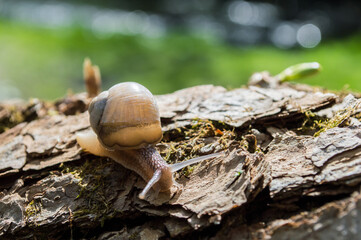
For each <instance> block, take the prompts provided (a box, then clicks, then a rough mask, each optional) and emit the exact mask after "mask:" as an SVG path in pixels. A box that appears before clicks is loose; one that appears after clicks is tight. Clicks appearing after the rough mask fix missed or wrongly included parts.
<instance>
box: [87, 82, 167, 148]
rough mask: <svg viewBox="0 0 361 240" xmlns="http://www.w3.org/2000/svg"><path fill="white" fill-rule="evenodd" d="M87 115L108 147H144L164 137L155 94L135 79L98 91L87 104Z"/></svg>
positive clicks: (93, 127) (95, 130)
mask: <svg viewBox="0 0 361 240" xmlns="http://www.w3.org/2000/svg"><path fill="white" fill-rule="evenodd" d="M89 114H90V125H91V127H92V129H93V130H94V132H95V133H96V134H97V135H98V139H99V141H100V143H101V144H102V145H103V146H104V147H105V148H106V149H108V150H114V149H119V150H123V149H135V148H144V147H147V146H149V145H153V144H156V143H158V142H159V141H160V140H161V139H162V137H163V134H162V129H161V124H160V117H159V110H158V106H157V103H156V101H155V98H154V96H153V95H152V93H151V92H150V91H149V90H148V89H147V88H145V87H144V86H142V85H140V84H138V83H135V82H124V83H119V84H116V85H114V86H113V87H111V88H110V89H109V90H108V91H104V92H102V93H100V94H99V95H98V96H97V97H96V98H94V99H93V100H92V102H91V103H90V106H89Z"/></svg>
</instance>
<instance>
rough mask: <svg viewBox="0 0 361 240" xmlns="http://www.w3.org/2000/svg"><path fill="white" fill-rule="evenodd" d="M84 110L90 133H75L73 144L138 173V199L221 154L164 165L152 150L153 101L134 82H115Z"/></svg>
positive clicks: (156, 124) (158, 134)
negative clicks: (142, 184) (140, 182)
mask: <svg viewBox="0 0 361 240" xmlns="http://www.w3.org/2000/svg"><path fill="white" fill-rule="evenodd" d="M88 111H89V121H90V126H91V129H92V130H90V131H88V132H80V133H77V142H78V143H79V145H80V146H81V148H83V149H84V150H86V151H88V152H90V153H92V154H94V155H97V156H103V157H109V158H111V159H113V160H115V161H116V162H118V163H120V164H121V165H123V166H124V167H126V168H128V169H130V170H132V171H134V172H136V173H137V174H139V175H140V176H141V177H142V178H143V179H144V180H145V181H146V182H147V184H146V186H145V188H144V189H143V191H142V192H141V193H140V194H139V198H140V199H144V198H145V196H146V194H147V193H148V191H149V190H150V189H151V188H153V189H154V190H155V191H156V192H164V191H168V190H170V188H171V187H172V186H173V184H176V185H177V183H176V182H175V181H174V178H173V172H175V171H178V170H180V169H182V168H184V167H186V166H188V165H191V164H194V163H197V162H200V161H203V160H206V159H210V158H214V157H218V156H220V155H222V154H223V152H219V153H214V154H209V155H205V156H201V157H197V158H193V159H190V160H187V161H184V162H180V163H175V164H167V163H166V161H165V160H164V159H163V158H162V157H161V156H160V154H159V153H158V152H157V150H156V149H155V148H154V145H155V144H156V143H158V142H159V141H160V140H161V139H162V137H163V133H162V129H161V122H160V114H159V110H158V106H157V104H156V101H155V98H154V96H153V95H152V93H151V92H150V91H149V90H148V89H147V88H145V87H144V86H142V85H141V84H138V83H135V82H124V83H119V84H116V85H114V86H113V87H111V88H110V89H109V90H108V91H104V92H102V93H100V94H99V95H98V96H97V97H95V98H94V99H93V100H92V102H91V103H90V105H89V109H88Z"/></svg>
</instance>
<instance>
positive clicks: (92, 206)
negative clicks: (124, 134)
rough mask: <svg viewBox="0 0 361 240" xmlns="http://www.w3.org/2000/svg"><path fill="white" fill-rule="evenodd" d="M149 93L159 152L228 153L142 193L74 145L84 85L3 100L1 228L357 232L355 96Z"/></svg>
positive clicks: (217, 90)
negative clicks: (69, 91)
mask: <svg viewBox="0 0 361 240" xmlns="http://www.w3.org/2000/svg"><path fill="white" fill-rule="evenodd" d="M157 100H158V104H159V107H160V112H161V120H162V126H163V130H164V139H163V141H162V142H161V143H159V144H158V145H157V148H158V150H159V151H160V153H161V154H162V155H163V156H164V158H165V159H166V160H168V161H170V162H173V161H179V160H183V159H185V158H189V157H190V156H197V155H204V154H207V153H212V152H214V151H220V150H225V151H226V156H224V157H221V158H217V159H215V160H210V161H207V162H203V163H200V164H198V165H196V166H193V167H191V168H187V169H185V170H183V171H180V172H179V173H177V174H176V179H177V182H178V183H179V184H181V185H182V186H183V189H182V190H180V191H179V190H178V191H177V189H176V188H174V189H172V190H171V191H170V192H168V193H161V194H159V195H156V193H155V192H153V191H151V192H150V194H148V196H147V197H146V199H145V200H140V199H139V198H138V197H137V195H138V194H139V192H140V191H141V190H142V189H143V188H144V186H145V182H144V181H143V180H142V179H141V178H140V177H139V176H137V175H136V174H135V173H133V172H131V171H130V170H128V169H125V168H124V167H122V166H121V165H119V164H117V163H115V162H113V161H112V160H110V159H107V158H101V157H97V156H93V155H90V154H87V153H85V152H83V151H82V150H81V149H80V148H79V146H78V145H77V143H76V140H75V133H76V132H78V131H84V130H87V129H88V128H89V121H88V113H87V112H84V110H85V108H86V107H85V106H86V105H87V104H88V100H87V99H86V98H85V97H84V95H75V96H72V97H67V98H65V99H63V100H60V101H58V102H57V103H55V104H49V103H43V102H41V101H38V102H36V103H22V104H20V105H19V104H17V105H11V104H9V103H7V104H2V105H0V113H1V118H0V122H1V124H3V125H5V124H7V125H8V126H9V127H7V128H6V127H4V128H3V129H6V130H5V131H4V132H3V133H2V134H0V191H1V192H0V238H3V239H10V238H17V239H21V238H23V239H28V238H36V239H42V238H43V239H48V238H52V239H63V238H69V239H79V238H87V239H88V238H93V239H159V238H161V239H168V238H179V239H184V238H185V237H186V238H196V239H199V238H201V239H305V238H308V239H328V240H329V239H359V238H360V237H359V236H360V235H361V227H360V226H361V193H360V186H361V125H360V122H359V120H358V117H359V101H358V100H357V99H356V98H355V97H353V96H352V95H348V96H347V97H343V96H338V95H336V94H332V93H325V92H320V91H315V90H314V89H312V88H309V87H307V86H296V85H287V84H283V85H276V86H273V87H272V88H270V87H267V86H265V87H258V86H249V87H247V88H239V89H234V90H231V91H227V90H226V89H224V88H223V87H216V86H212V85H205V86H196V87H192V88H188V89H184V90H180V91H177V92H174V93H172V94H167V95H162V96H157ZM9 106H11V107H12V109H13V110H12V111H9V110H8V109H9ZM14 109H15V110H14ZM29 112H30V113H31V114H29ZM12 114H20V115H21V116H22V117H21V118H20V120H18V122H16V121H12V122H11V121H10V120H11V119H13V115H12ZM29 116H31V117H29ZM14 123H18V124H17V125H15V124H14ZM13 125H15V126H13Z"/></svg>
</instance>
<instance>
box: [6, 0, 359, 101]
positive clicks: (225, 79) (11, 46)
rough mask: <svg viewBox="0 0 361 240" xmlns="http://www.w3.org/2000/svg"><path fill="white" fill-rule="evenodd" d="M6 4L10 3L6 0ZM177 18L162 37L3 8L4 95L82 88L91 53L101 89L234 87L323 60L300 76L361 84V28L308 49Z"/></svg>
mask: <svg viewBox="0 0 361 240" xmlns="http://www.w3.org/2000/svg"><path fill="white" fill-rule="evenodd" d="M239 2H241V1H239ZM242 2H243V1H242ZM0 4H2V5H3V6H4V4H7V2H6V1H1V2H0ZM37 4H43V2H40V3H37ZM57 4H59V2H57ZM67 4H69V3H67ZM35 6H38V5H35ZM97 7H98V6H93V8H97ZM102 7H104V6H102ZM120 7H121V6H120ZM137 7H138V8H139V6H137ZM128 8H129V7H128ZM3 9H4V7H3ZM117 9H119V6H118V8H117ZM128 10H129V9H128ZM130 10H132V9H130ZM130 10H129V11H130ZM3 13H4V11H3ZM158 14H159V13H158ZM344 17H347V16H344ZM185 18H186V17H185ZM288 21H289V20H288ZM177 24H178V25H179V23H174V24H173V25H171V26H170V27H168V28H167V31H163V32H162V34H158V35H157V36H149V35H146V34H139V33H133V34H129V33H126V34H125V33H122V32H116V33H112V34H109V32H102V31H100V32H99V31H98V32H94V30H92V29H89V28H86V27H84V26H83V25H81V24H76V23H75V24H73V23H70V24H68V25H59V26H55V27H54V26H51V27H49V26H43V25H41V24H38V23H36V24H34V23H33V22H28V21H26V19H25V20H24V19H21V18H20V20H19V19H18V18H15V17H11V16H10V17H9V16H7V15H6V14H5V15H4V14H3V16H2V17H1V18H0V99H8V98H19V97H20V98H30V97H37V98H41V99H49V100H50V99H56V98H60V97H62V96H64V95H65V94H66V93H67V92H68V91H69V90H71V91H72V92H81V91H84V85H83V80H82V63H83V60H84V58H85V57H90V59H91V60H92V62H93V63H94V64H96V65H98V66H99V67H100V70H101V75H102V80H103V89H107V88H109V87H110V86H111V85H113V84H115V83H118V82H122V81H136V82H139V83H141V84H143V85H145V86H146V87H148V88H149V89H150V90H151V91H152V92H153V93H154V94H164V93H169V92H172V91H175V90H178V89H181V88H185V87H190V86H194V85H199V84H216V85H222V86H225V87H227V88H236V87H240V86H242V85H244V84H246V82H247V80H248V78H249V77H250V75H251V74H252V73H253V72H256V71H263V70H267V71H269V72H271V74H277V73H279V72H280V71H282V70H283V69H285V68H286V67H288V66H290V65H293V64H296V63H300V62H311V61H312V62H313V61H317V62H319V63H320V64H321V65H322V67H323V71H322V72H321V74H318V75H317V76H315V77H312V78H307V79H305V80H303V81H302V82H304V83H309V84H312V85H317V86H323V87H325V88H328V89H333V90H340V89H342V88H344V87H345V86H347V87H348V88H349V89H351V90H355V91H360V90H361V67H360V64H361V34H360V31H359V28H356V30H353V31H350V33H347V34H341V36H336V37H335V36H332V35H331V36H330V37H328V38H325V39H324V38H323V39H322V40H321V42H320V43H319V44H316V45H317V46H314V47H312V48H303V47H300V46H293V45H292V46H288V45H287V46H281V47H280V46H279V44H278V46H277V44H272V42H270V41H258V40H257V42H256V41H255V42H252V41H250V42H248V43H247V44H246V43H244V42H242V41H239V42H237V43H235V42H234V41H229V38H228V40H227V37H224V34H223V37H219V36H217V35H215V34H212V33H210V32H207V31H199V32H197V31H189V30H187V29H186V28H185V27H184V25H181V27H174V26H177ZM227 31H232V29H231V30H229V29H228V30H227ZM276 33H277V32H276ZM245 34H247V33H245ZM335 35H337V34H335ZM261 36H264V35H261Z"/></svg>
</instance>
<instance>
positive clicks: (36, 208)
mask: <svg viewBox="0 0 361 240" xmlns="http://www.w3.org/2000/svg"><path fill="white" fill-rule="evenodd" d="M40 212H41V202H40V200H38V199H33V200H32V201H31V202H29V203H28V205H27V206H26V207H25V219H27V220H29V218H30V217H33V216H36V215H37V214H39V213H40Z"/></svg>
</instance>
